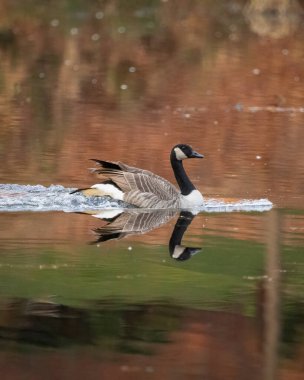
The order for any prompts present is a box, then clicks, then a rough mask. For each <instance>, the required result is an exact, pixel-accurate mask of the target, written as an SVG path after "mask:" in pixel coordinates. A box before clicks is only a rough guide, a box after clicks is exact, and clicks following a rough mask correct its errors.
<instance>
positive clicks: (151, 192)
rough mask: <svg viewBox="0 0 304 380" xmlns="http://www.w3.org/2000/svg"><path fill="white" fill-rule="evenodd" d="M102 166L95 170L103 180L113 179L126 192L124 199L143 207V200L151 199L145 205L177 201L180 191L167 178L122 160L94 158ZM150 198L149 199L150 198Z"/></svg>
mask: <svg viewBox="0 0 304 380" xmlns="http://www.w3.org/2000/svg"><path fill="white" fill-rule="evenodd" d="M94 161H95V162H97V164H98V165H99V166H100V167H99V168H97V169H94V170H93V172H94V173H96V174H97V176H98V177H99V178H101V179H103V180H111V181H112V182H114V183H115V184H116V185H117V186H118V187H119V188H120V189H121V190H122V191H124V192H125V198H124V200H125V201H126V202H128V203H132V204H135V205H140V206H141V207H143V204H142V200H146V201H149V199H150V201H149V202H148V204H147V205H146V206H145V207H151V206H153V205H155V202H157V201H158V202H159V201H161V202H168V201H172V200H174V202H176V200H177V198H178V196H179V191H178V190H177V188H176V187H175V186H173V185H172V184H171V183H170V182H169V181H167V180H166V179H164V178H162V177H160V176H158V175H156V174H154V173H152V172H150V171H148V170H143V169H138V168H135V167H132V166H128V165H126V164H123V163H122V162H111V161H100V160H94ZM148 198H149V199H148Z"/></svg>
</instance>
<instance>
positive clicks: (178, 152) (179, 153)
mask: <svg viewBox="0 0 304 380" xmlns="http://www.w3.org/2000/svg"><path fill="white" fill-rule="evenodd" d="M174 152H175V156H176V158H177V159H178V160H184V159H185V158H188V157H187V156H186V155H185V153H184V152H183V151H182V150H181V149H180V148H178V147H177V148H174Z"/></svg>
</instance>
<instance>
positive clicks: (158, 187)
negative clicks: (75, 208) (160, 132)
mask: <svg viewBox="0 0 304 380" xmlns="http://www.w3.org/2000/svg"><path fill="white" fill-rule="evenodd" d="M203 157H204V156H203V155H201V154H199V153H197V152H195V151H194V150H193V149H192V148H191V147H190V146H189V145H186V144H179V145H176V146H174V147H173V148H172V150H171V155H170V161H171V166H172V169H173V172H174V175H175V178H176V181H177V183H178V185H179V188H180V190H178V189H177V188H176V187H175V186H174V185H172V184H171V183H170V182H169V181H167V180H166V179H164V178H162V177H160V176H158V175H156V174H154V173H152V172H150V171H148V170H144V169H139V168H135V167H132V166H129V165H126V164H124V163H122V162H112V161H101V160H95V159H94V160H93V161H95V162H96V163H97V165H98V168H97V169H94V170H93V172H94V173H95V174H97V177H98V178H101V179H102V180H103V181H102V182H101V183H99V184H96V185H93V186H92V187H90V188H87V189H78V190H75V191H73V193H76V192H81V193H83V194H84V195H87V196H105V195H108V196H111V197H112V198H113V199H117V200H121V201H124V202H126V203H129V204H131V205H134V206H137V207H141V208H154V209H164V208H191V207H197V206H201V205H202V204H203V196H202V194H201V193H200V192H199V191H198V190H197V189H196V188H195V186H194V185H193V184H192V182H191V181H190V179H189V177H188V176H187V174H186V172H185V169H184V167H183V160H184V159H187V158H203Z"/></svg>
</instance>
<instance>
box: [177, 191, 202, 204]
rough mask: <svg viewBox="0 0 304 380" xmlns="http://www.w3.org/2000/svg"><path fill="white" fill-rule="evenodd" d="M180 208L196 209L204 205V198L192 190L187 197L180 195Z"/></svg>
mask: <svg viewBox="0 0 304 380" xmlns="http://www.w3.org/2000/svg"><path fill="white" fill-rule="evenodd" d="M180 197H181V208H188V207H197V206H202V205H203V204H204V198H203V196H202V194H201V193H200V192H199V191H198V190H192V191H191V193H190V194H188V195H181V196H180Z"/></svg>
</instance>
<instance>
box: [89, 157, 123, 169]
mask: <svg viewBox="0 0 304 380" xmlns="http://www.w3.org/2000/svg"><path fill="white" fill-rule="evenodd" d="M91 161H94V162H96V163H97V164H98V165H100V166H102V167H103V168H105V169H114V170H121V167H120V166H119V165H117V164H115V163H114V162H109V161H102V160H97V159H95V158H91Z"/></svg>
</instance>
